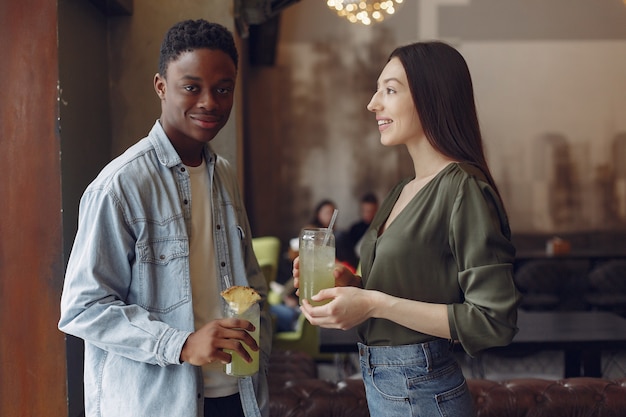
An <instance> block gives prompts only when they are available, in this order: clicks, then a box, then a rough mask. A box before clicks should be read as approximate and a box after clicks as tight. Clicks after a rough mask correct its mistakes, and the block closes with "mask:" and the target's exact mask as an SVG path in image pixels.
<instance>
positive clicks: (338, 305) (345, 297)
mask: <svg viewBox="0 0 626 417" xmlns="http://www.w3.org/2000/svg"><path fill="white" fill-rule="evenodd" d="M381 296H382V293H379V292H378V291H370V290H364V289H361V288H355V287H335V288H328V289H325V290H321V291H320V292H319V293H317V294H316V295H314V296H313V297H311V299H312V300H313V301H323V300H331V301H330V302H329V303H328V304H325V305H321V306H318V307H314V306H312V305H311V303H309V302H308V301H307V300H303V301H302V306H301V311H302V313H303V314H304V315H305V317H306V318H307V320H309V322H310V323H311V324H313V325H315V326H320V327H328V328H333V329H342V330H347V329H350V328H352V327H354V326H356V325H358V324H361V323H362V322H364V321H365V320H367V319H368V318H370V317H372V314H373V311H374V308H375V306H376V304H377V303H378V302H379V301H380V300H381Z"/></svg>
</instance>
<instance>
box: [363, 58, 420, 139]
mask: <svg viewBox="0 0 626 417" xmlns="http://www.w3.org/2000/svg"><path fill="white" fill-rule="evenodd" d="M367 109H368V110H369V111H371V112H373V113H376V121H377V122H378V131H379V132H380V141H381V143H382V144H383V145H386V146H392V145H407V144H409V143H411V142H412V141H416V140H420V139H421V138H423V136H424V130H423V129H422V123H421V121H420V118H419V115H418V113H417V109H416V108H415V104H414V103H413V97H412V96H411V90H410V88H409V82H408V79H407V77H406V71H405V70H404V67H403V66H402V63H401V62H400V60H399V59H398V58H392V59H391V60H390V61H389V62H388V63H387V65H385V68H384V69H383V71H382V72H381V74H380V76H379V77H378V83H377V85H376V92H375V93H374V95H373V96H372V99H371V100H370V102H369V104H368V105H367Z"/></svg>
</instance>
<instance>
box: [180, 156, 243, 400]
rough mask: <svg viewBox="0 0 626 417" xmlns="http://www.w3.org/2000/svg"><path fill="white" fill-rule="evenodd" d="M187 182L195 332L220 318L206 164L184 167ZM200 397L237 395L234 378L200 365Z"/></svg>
mask: <svg viewBox="0 0 626 417" xmlns="http://www.w3.org/2000/svg"><path fill="white" fill-rule="evenodd" d="M186 168H187V171H188V172H189V177H190V179H191V232H190V236H189V267H190V271H189V272H190V276H191V294H192V302H193V317H194V327H195V329H196V330H197V329H199V328H201V327H202V326H204V325H205V324H206V323H209V322H210V321H212V320H215V319H218V318H222V317H223V316H224V314H223V312H222V308H221V306H222V303H221V299H220V295H219V290H218V288H219V286H218V278H217V268H216V267H215V262H216V260H215V246H214V242H213V230H212V229H213V214H212V213H213V212H212V209H211V193H210V189H209V188H210V186H211V185H210V183H209V176H208V174H207V168H206V162H205V161H204V159H203V160H202V164H200V165H199V166H197V167H189V166H187V167H186ZM202 375H203V376H204V396H205V397H208V398H215V397H225V396H228V395H232V394H235V393H237V392H238V391H239V388H238V385H237V378H235V377H232V376H229V375H226V374H225V373H224V365H223V364H222V363H220V362H216V363H212V364H209V365H204V366H203V367H202Z"/></svg>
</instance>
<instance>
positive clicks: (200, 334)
mask: <svg viewBox="0 0 626 417" xmlns="http://www.w3.org/2000/svg"><path fill="white" fill-rule="evenodd" d="M248 331H250V332H251V331H254V326H253V325H252V323H250V322H249V321H247V320H241V319H237V318H225V319H219V320H213V321H211V322H210V323H207V324H205V325H204V326H202V327H201V328H200V329H198V330H196V331H195V332H193V333H192V334H190V335H189V337H188V338H187V340H186V341H185V344H184V345H183V349H182V351H181V353H180V359H181V362H188V363H190V364H192V365H196V366H202V365H206V364H208V363H212V362H216V361H219V362H221V363H224V364H226V363H230V361H231V355H230V354H229V353H226V352H224V349H230V350H232V351H234V352H235V354H239V356H241V357H242V358H243V359H244V360H245V361H246V362H251V361H252V358H251V357H250V355H249V354H248V352H246V350H245V349H244V347H243V345H242V344H241V343H242V342H243V343H245V344H246V345H248V346H249V347H250V348H251V349H252V350H254V351H257V350H259V346H258V345H257V344H256V342H255V341H254V339H253V338H252V336H250V334H248Z"/></svg>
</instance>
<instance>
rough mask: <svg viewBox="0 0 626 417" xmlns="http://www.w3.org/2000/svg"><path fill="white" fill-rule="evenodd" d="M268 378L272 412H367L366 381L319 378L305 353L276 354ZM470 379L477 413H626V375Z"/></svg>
mask: <svg viewBox="0 0 626 417" xmlns="http://www.w3.org/2000/svg"><path fill="white" fill-rule="evenodd" d="M268 380H269V391H270V416H271V417H317V416H319V417H339V416H345V417H361V416H363V417H367V416H369V412H368V409H367V402H366V400H365V391H364V387H363V381H361V380H360V379H358V378H355V379H351V378H348V379H345V380H343V381H340V382H337V383H335V382H331V381H325V380H321V379H318V378H317V368H316V365H315V362H314V360H313V359H312V358H311V357H310V356H308V355H307V354H305V353H302V352H295V351H287V352H276V353H274V354H272V360H271V362H270V369H269V374H268ZM468 384H469V387H470V391H471V393H472V396H473V398H474V404H475V408H476V414H477V416H478V417H508V416H511V417H512V416H515V417H524V416H529V417H530V416H532V417H544V416H545V417H560V416H563V417H566V416H567V417H574V416H575V417H582V416H589V417H591V416H593V417H609V416H610V417H618V416H626V379H621V380H615V381H610V380H606V379H600V378H570V379H562V380H558V381H553V380H543V379H514V380H509V381H501V382H496V381H489V380H482V379H470V380H468Z"/></svg>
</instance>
